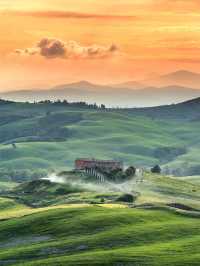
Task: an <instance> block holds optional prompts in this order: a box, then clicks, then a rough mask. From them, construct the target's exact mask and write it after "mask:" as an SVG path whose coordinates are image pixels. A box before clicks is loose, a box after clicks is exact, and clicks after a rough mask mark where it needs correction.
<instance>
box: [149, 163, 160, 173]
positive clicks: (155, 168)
mask: <svg viewBox="0 0 200 266" xmlns="http://www.w3.org/2000/svg"><path fill="white" fill-rule="evenodd" d="M161 171H162V170H161V168H160V166H159V165H155V166H154V167H153V168H151V172H152V173H154V174H160V173H161Z"/></svg>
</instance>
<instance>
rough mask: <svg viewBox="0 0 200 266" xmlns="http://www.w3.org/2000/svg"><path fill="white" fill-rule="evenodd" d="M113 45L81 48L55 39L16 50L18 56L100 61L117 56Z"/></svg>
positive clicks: (41, 41) (69, 42)
mask: <svg viewBox="0 0 200 266" xmlns="http://www.w3.org/2000/svg"><path fill="white" fill-rule="evenodd" d="M118 51H119V49H118V47H117V46H116V45H115V44H112V45H110V46H107V47H105V46H101V45H96V44H95V45H91V46H82V45H80V44H78V43H77V42H75V41H68V42H64V41H62V40H59V39H55V38H43V39H41V40H40V41H39V42H38V43H37V44H36V45H35V46H34V47H31V48H26V49H17V50H16V51H15V52H16V53H17V54H19V55H28V56H33V55H40V56H43V57H45V58H47V59H53V58H63V59H101V58H108V57H112V56H114V55H116V54H118Z"/></svg>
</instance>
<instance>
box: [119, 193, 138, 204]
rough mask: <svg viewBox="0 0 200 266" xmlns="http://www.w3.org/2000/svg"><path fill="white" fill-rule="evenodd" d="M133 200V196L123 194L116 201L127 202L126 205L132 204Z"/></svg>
mask: <svg viewBox="0 0 200 266" xmlns="http://www.w3.org/2000/svg"><path fill="white" fill-rule="evenodd" d="M135 200H136V197H135V196H133V195H132V194H124V195H122V196H120V197H119V198H118V199H117V201H122V202H128V203H133V202H134V201H135Z"/></svg>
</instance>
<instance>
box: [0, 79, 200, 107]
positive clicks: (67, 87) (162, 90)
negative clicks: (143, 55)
mask: <svg viewBox="0 0 200 266" xmlns="http://www.w3.org/2000/svg"><path fill="white" fill-rule="evenodd" d="M199 96H200V90H197V89H193V88H189V87H182V86H166V87H146V88H140V89H135V90H133V89H129V88H125V87H115V88H113V87H110V86H103V85H96V84H92V83H89V82H87V81H81V82H77V83H72V84H63V85H59V86H56V87H53V88H51V89H48V90H21V91H11V92H5V93H1V94H0V97H1V98H3V99H8V100H14V101H41V100H57V99H60V100H63V99H67V100H68V101H87V102H89V103H94V102H96V103H98V104H101V103H104V104H106V105H107V106H121V107H144V106H158V105H166V104H172V103H179V102H182V101H186V100H189V99H192V98H196V97H199Z"/></svg>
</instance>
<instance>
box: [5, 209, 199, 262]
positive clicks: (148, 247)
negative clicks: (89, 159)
mask: <svg viewBox="0 0 200 266" xmlns="http://www.w3.org/2000/svg"><path fill="white" fill-rule="evenodd" d="M199 236H200V222H199V218H198V217H196V218H195V217H192V215H190V214H177V213H174V212H173V211H171V210H167V209H157V210H156V209H155V210H153V209H152V210H144V209H129V208H125V209H124V208H118V207H117V206H116V207H115V208H111V209H110V208H105V207H92V206H91V207H83V208H80V207H76V208H63V209H53V210H48V211H47V210H44V211H40V212H39V213H35V214H31V215H28V216H24V217H18V218H15V219H11V220H6V221H3V222H1V224H0V245H1V251H0V263H1V265H181V266H182V265H198V262H199V259H200V255H199V254H200V249H199V242H200V237H199Z"/></svg>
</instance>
